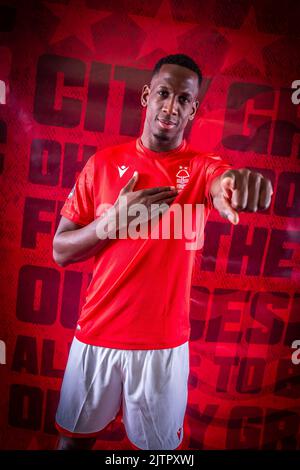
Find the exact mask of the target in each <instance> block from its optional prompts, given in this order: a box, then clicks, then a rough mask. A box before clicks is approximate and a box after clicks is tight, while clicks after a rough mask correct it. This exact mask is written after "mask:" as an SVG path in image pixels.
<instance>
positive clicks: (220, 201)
mask: <svg viewBox="0 0 300 470" xmlns="http://www.w3.org/2000/svg"><path fill="white" fill-rule="evenodd" d="M214 183H215V182H213V185H212V190H211V193H212V198H213V204H214V207H215V208H216V209H217V210H218V211H219V214H220V215H221V217H224V218H226V219H228V220H229V221H230V222H231V223H233V224H237V223H238V222H239V214H238V211H246V212H256V211H258V210H266V209H268V207H269V206H270V203H271V196H272V194H273V188H272V184H271V181H270V180H269V179H268V178H265V177H264V176H263V175H262V174H261V173H257V172H255V171H250V170H248V168H240V169H238V170H226V171H225V172H224V173H223V174H222V175H221V176H220V177H219V178H217V181H216V183H215V184H214Z"/></svg>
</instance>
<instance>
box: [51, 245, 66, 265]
mask: <svg viewBox="0 0 300 470" xmlns="http://www.w3.org/2000/svg"><path fill="white" fill-rule="evenodd" d="M52 257H53V260H54V261H55V263H56V264H58V266H60V267H62V268H64V267H65V266H67V265H68V264H69V262H68V260H67V259H66V257H65V256H63V254H62V253H60V252H59V251H58V250H57V247H56V240H55V238H54V240H53V250H52Z"/></svg>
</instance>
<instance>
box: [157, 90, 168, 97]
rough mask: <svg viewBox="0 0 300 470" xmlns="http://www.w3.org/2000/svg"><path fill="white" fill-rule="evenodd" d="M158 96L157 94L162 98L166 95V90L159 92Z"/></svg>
mask: <svg viewBox="0 0 300 470" xmlns="http://www.w3.org/2000/svg"><path fill="white" fill-rule="evenodd" d="M158 94H159V95H160V96H163V95H167V94H168V92H167V91H166V90H159V92H158Z"/></svg>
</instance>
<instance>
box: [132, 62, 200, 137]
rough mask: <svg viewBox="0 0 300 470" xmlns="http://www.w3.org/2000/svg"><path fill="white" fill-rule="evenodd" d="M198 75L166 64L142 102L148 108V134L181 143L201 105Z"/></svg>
mask: <svg viewBox="0 0 300 470" xmlns="http://www.w3.org/2000/svg"><path fill="white" fill-rule="evenodd" d="M197 95H198V76H197V74H196V73H195V72H193V71H192V70H189V69H188V68H186V67H182V66H181V65H175V64H164V65H162V67H161V68H160V70H159V72H158V74H157V75H155V76H154V77H153V78H152V81H151V84H150V87H148V85H145V86H144V87H143V91H142V96H141V102H142V105H143V106H147V112H146V119H145V126H146V131H147V133H149V134H151V137H152V136H153V137H155V138H156V139H158V140H159V141H170V142H172V141H176V140H179V141H180V140H181V139H182V136H183V132H184V129H185V127H186V125H187V123H188V120H189V119H190V120H192V119H193V118H194V116H195V114H196V111H197V108H198V106H199V102H198V101H197V100H196V98H197Z"/></svg>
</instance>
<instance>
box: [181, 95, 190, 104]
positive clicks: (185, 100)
mask: <svg viewBox="0 0 300 470" xmlns="http://www.w3.org/2000/svg"><path fill="white" fill-rule="evenodd" d="M180 99H181V101H182V102H183V103H184V104H185V103H188V101H189V100H188V98H187V97H186V96H181V98H180Z"/></svg>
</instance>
